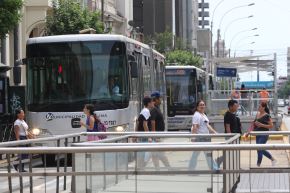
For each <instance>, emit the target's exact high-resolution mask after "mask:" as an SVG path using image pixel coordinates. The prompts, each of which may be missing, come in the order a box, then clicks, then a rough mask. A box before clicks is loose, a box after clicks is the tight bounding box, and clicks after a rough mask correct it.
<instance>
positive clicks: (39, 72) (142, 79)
mask: <svg viewBox="0 0 290 193" xmlns="http://www.w3.org/2000/svg"><path fill="white" fill-rule="evenodd" d="M164 62H165V61H164V56H163V55H161V54H160V53H158V52H157V51H155V50H152V49H151V48H150V47H149V46H148V45H146V44H143V43H140V42H138V41H136V40H133V39H130V38H127V37H124V36H121V35H104V34H82V35H80V34H77V35H62V36H47V37H37V38H31V39H29V40H28V42H27V58H26V64H27V66H26V71H27V121H28V123H29V126H30V127H31V128H33V132H34V133H35V134H37V135H38V136H39V137H42V136H54V135H62V134H69V133H75V132H80V131H85V128H81V127H80V125H79V121H80V120H83V121H85V119H86V117H85V114H84V113H83V112H82V110H83V107H84V105H85V104H88V103H90V104H94V106H95V110H96V111H95V113H96V114H97V115H98V116H99V117H100V119H101V120H102V121H103V122H104V123H105V124H106V125H107V126H108V128H109V129H110V130H109V131H133V130H134V126H135V125H134V124H135V119H136V117H137V116H138V114H139V112H140V110H141V108H142V99H143V97H144V96H146V95H150V94H151V92H152V91H155V90H158V91H160V92H161V93H165V66H164V65H165V64H164ZM111 81H113V82H114V83H113V84H114V85H117V86H118V89H117V90H114V91H113V92H112V91H111V87H112V83H111ZM163 87H164V88H163ZM163 96H164V97H166V96H165V94H164V95H163ZM162 109H163V112H164V113H165V117H166V106H165V105H164V106H163V108H162Z"/></svg>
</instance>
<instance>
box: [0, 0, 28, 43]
mask: <svg viewBox="0 0 290 193" xmlns="http://www.w3.org/2000/svg"><path fill="white" fill-rule="evenodd" d="M22 6H23V1H22V0H1V1H0V38H5V36H6V34H7V33H8V32H9V31H11V30H12V29H13V28H14V27H15V26H16V25H17V24H18V22H19V21H20V19H21V14H20V10H21V8H22Z"/></svg>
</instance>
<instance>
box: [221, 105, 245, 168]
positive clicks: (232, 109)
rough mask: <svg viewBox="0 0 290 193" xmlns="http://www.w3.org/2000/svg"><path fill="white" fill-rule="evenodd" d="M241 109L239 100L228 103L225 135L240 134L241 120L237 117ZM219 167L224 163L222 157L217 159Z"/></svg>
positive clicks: (225, 117) (225, 116)
mask: <svg viewBox="0 0 290 193" xmlns="http://www.w3.org/2000/svg"><path fill="white" fill-rule="evenodd" d="M238 108H239V103H238V101H237V100H229V102H228V111H227V112H226V113H225V115H224V128H225V133H240V134H242V130H241V121H240V118H239V117H238V116H237V115H236V112H237V110H238ZM216 162H217V164H218V167H219V166H220V164H221V163H222V162H223V156H220V157H218V158H217V159H216Z"/></svg>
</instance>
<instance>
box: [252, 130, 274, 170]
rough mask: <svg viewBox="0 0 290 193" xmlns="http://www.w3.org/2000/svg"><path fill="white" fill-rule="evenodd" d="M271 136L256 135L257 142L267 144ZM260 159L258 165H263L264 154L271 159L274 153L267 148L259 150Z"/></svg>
mask: <svg viewBox="0 0 290 193" xmlns="http://www.w3.org/2000/svg"><path fill="white" fill-rule="evenodd" d="M268 138H269V136H268V135H258V136H256V143H257V144H266V143H267V141H268ZM257 155H258V160H257V165H258V166H259V165H261V163H262V159H263V155H264V156H266V157H267V158H269V159H271V160H272V159H273V157H272V155H271V154H270V153H269V152H268V151H267V150H257Z"/></svg>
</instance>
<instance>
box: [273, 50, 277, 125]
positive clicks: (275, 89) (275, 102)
mask: <svg viewBox="0 0 290 193" xmlns="http://www.w3.org/2000/svg"><path fill="white" fill-rule="evenodd" d="M273 65H274V113H275V117H276V120H278V104H277V103H278V98H277V96H278V88H277V86H278V85H277V54H276V53H274V61H273ZM276 124H277V122H276ZM276 126H277V125H276ZM276 128H277V127H276Z"/></svg>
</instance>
